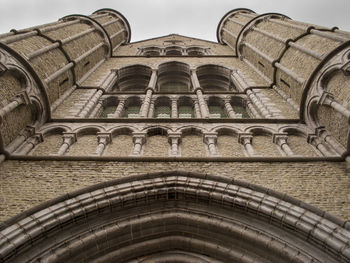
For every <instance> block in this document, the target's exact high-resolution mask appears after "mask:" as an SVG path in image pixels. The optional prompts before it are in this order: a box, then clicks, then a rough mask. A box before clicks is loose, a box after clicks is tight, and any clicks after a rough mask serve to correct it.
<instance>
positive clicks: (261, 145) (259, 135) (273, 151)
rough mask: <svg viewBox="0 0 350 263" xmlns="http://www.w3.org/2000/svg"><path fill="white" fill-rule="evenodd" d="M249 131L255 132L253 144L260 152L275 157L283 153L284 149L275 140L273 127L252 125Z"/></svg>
mask: <svg viewBox="0 0 350 263" xmlns="http://www.w3.org/2000/svg"><path fill="white" fill-rule="evenodd" d="M248 131H249V132H250V133H252V134H253V140H252V145H253V147H254V150H255V151H256V152H257V153H258V154H261V155H262V156H273V157H277V156H281V155H282V151H281V150H280V149H279V147H278V146H277V144H275V142H274V138H273V134H274V132H272V130H271V129H268V128H266V127H251V128H249V129H248Z"/></svg>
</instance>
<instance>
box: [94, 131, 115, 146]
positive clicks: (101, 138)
mask: <svg viewBox="0 0 350 263" xmlns="http://www.w3.org/2000/svg"><path fill="white" fill-rule="evenodd" d="M97 140H98V143H103V144H108V143H110V142H111V141H112V136H111V133H109V132H98V133H97Z"/></svg>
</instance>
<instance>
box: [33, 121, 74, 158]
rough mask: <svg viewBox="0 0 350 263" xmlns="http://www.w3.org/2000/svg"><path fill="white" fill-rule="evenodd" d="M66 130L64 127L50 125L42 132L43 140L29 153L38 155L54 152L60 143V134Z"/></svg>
mask: <svg viewBox="0 0 350 263" xmlns="http://www.w3.org/2000/svg"><path fill="white" fill-rule="evenodd" d="M65 132H67V128H66V127H52V128H50V129H47V130H45V132H43V133H42V137H43V141H42V142H41V143H39V144H38V145H37V146H36V147H35V148H34V149H33V150H32V151H31V153H30V154H31V155H34V156H40V155H48V154H55V153H57V152H58V150H59V149H60V147H61V145H62V140H63V138H62V135H63V134H64V133H65Z"/></svg>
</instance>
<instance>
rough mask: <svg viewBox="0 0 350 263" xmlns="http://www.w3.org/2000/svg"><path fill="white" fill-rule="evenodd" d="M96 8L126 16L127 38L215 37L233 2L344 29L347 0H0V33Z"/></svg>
mask: <svg viewBox="0 0 350 263" xmlns="http://www.w3.org/2000/svg"><path fill="white" fill-rule="evenodd" d="M101 8H112V9H115V10H117V11H119V12H121V13H122V14H123V15H124V16H125V17H126V19H128V21H129V23H130V25H131V35H132V39H131V40H132V41H138V40H143V39H147V38H152V37H158V36H162V35H168V34H171V33H177V34H181V35H186V36H192V37H196V38H201V39H206V40H211V41H216V28H217V25H218V23H219V21H220V19H221V18H222V17H223V16H224V15H225V14H226V13H227V12H228V11H230V10H231V9H235V8H249V9H252V10H254V11H255V12H256V13H258V14H263V13H268V12H276V13H282V14H284V15H287V16H289V17H290V18H292V19H294V20H298V21H303V22H309V23H312V24H317V25H323V26H328V27H333V26H338V27H339V28H340V29H342V30H346V31H350V20H349V11H350V0H240V1H239V0H0V33H6V32H8V31H9V30H10V29H12V28H14V29H22V28H26V27H30V26H34V25H40V24H44V23H48V22H54V21H56V20H58V19H59V18H61V17H63V16H66V15H70V14H82V15H90V14H91V13H92V12H94V11H96V10H98V9H101Z"/></svg>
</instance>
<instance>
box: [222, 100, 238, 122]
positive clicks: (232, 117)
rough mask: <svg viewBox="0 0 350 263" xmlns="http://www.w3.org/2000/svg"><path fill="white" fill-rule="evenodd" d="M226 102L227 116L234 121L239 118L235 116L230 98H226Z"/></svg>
mask: <svg viewBox="0 0 350 263" xmlns="http://www.w3.org/2000/svg"><path fill="white" fill-rule="evenodd" d="M224 102H225V109H226V112H227V115H228V116H229V117H230V118H231V119H234V118H237V116H236V114H235V111H234V110H233V108H232V106H231V103H230V99H229V98H226V99H225V100H224Z"/></svg>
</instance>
